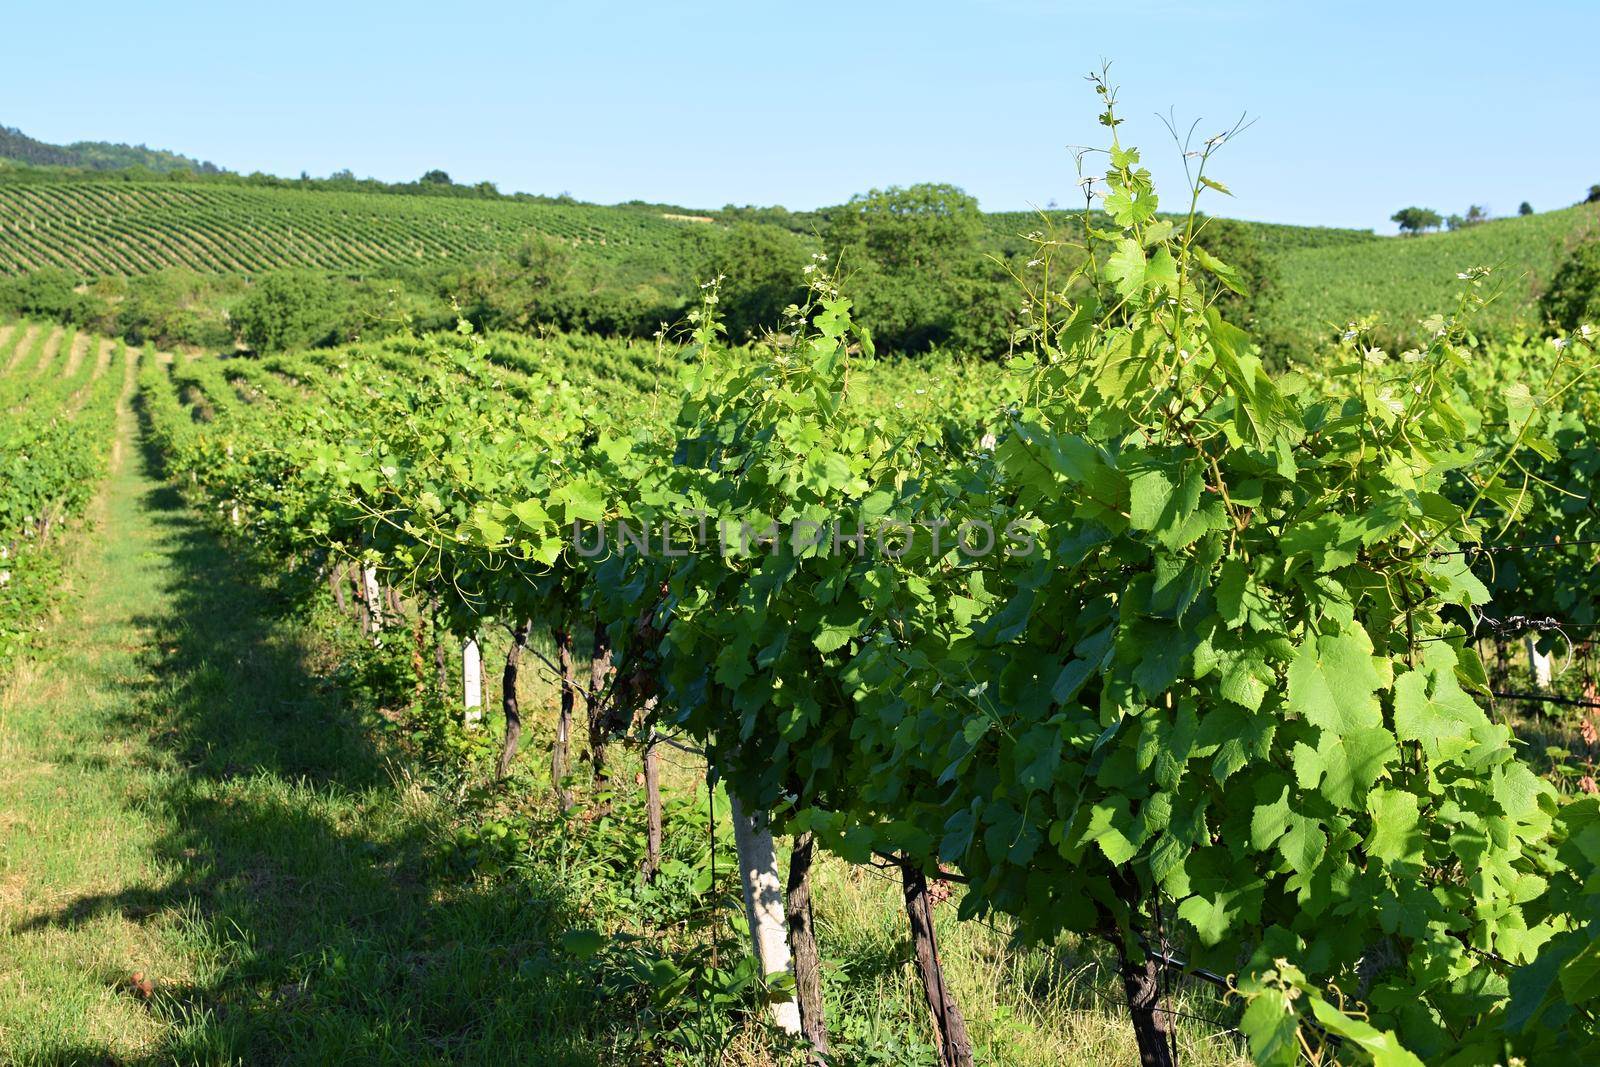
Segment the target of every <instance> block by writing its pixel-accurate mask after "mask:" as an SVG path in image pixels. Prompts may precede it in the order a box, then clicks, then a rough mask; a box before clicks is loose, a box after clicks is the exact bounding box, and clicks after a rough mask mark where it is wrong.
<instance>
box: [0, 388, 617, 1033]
mask: <svg viewBox="0 0 1600 1067" xmlns="http://www.w3.org/2000/svg"><path fill="white" fill-rule="evenodd" d="M93 521H94V526H95V529H94V532H92V533H91V534H90V535H89V536H87V537H84V538H82V539H81V543H80V546H79V548H78V556H77V558H76V559H75V560H73V561H72V563H71V565H70V568H69V570H70V573H72V574H73V576H74V577H73V582H74V584H75V586H76V588H77V594H76V596H75V597H74V598H73V601H72V602H71V603H69V605H68V606H67V608H66V609H65V610H64V612H63V617H62V618H61V620H60V621H58V622H57V623H56V624H55V626H54V629H53V631H52V633H51V634H50V635H49V643H48V649H49V651H48V652H47V653H46V654H45V655H44V656H43V657H40V658H37V659H35V660H33V661H30V662H24V663H22V664H21V665H20V666H18V667H16V668H15V669H13V670H12V671H11V673H10V676H9V677H7V678H5V679H3V680H0V1063H4V1064H35V1063H74V1064H76V1063H93V1064H105V1063H145V1062H149V1063H173V1062H181V1063H208V1064H209V1063H247V1064H258V1063H275V1062H293V1063H335V1062H338V1063H345V1064H348V1063H369V1062H393V1063H417V1062H427V1061H433V1060H438V1061H449V1062H473V1061H476V1062H494V1061H495V1058H496V1057H495V1055H494V1049H495V1048H496V1047H498V1048H500V1049H502V1050H504V1049H506V1048H508V1047H512V1045H515V1044H516V1043H517V1042H519V1041H520V1042H523V1043H524V1044H523V1047H527V1043H528V1042H530V1041H531V1042H532V1043H533V1044H538V1045H541V1046H542V1047H543V1051H544V1052H545V1053H548V1055H549V1057H550V1058H549V1059H548V1062H560V1061H562V1060H570V1061H572V1062H586V1061H587V1060H588V1057H586V1056H583V1055H581V1054H577V1053H574V1052H573V1051H572V1046H571V1045H569V1044H568V1042H570V1041H573V1040H574V1038H575V1036H576V1035H569V1036H568V1037H566V1038H563V1039H560V1040H558V1041H556V1044H555V1046H552V1047H545V1046H543V1042H545V1040H546V1038H545V1037H544V1035H542V1034H531V1033H529V1032H528V1031H527V1030H526V1029H525V1028H526V1027H528V1026H536V1025H537V1023H536V1022H535V1020H534V1019H528V1021H527V1022H526V1023H522V1024H521V1027H522V1028H523V1029H522V1032H520V1033H519V1032H517V1030H518V1029H519V1027H518V1025H516V1024H514V1023H512V1024H505V1025H502V1024H500V1023H499V1022H497V1019H498V1018H499V1017H500V1016H501V1015H502V1014H503V1015H504V1016H505V1017H507V1018H512V1017H513V1012H512V1006H513V1005H512V1004H511V1003H510V997H511V995H512V994H515V997H516V999H517V1000H519V1001H520V1008H521V1011H522V1012H523V1013H525V1012H527V1011H529V1010H530V1009H531V1008H532V1009H534V1010H536V1008H535V1006H536V1005H537V1004H538V1003H539V1001H540V999H542V998H541V996H540V994H541V991H542V990H543V986H544V984H545V983H544V982H543V981H542V980H541V979H538V977H537V976H534V980H533V982H532V986H531V987H530V985H529V983H528V982H520V983H512V984H513V985H520V986H521V988H520V989H511V988H510V987H509V986H507V984H506V982H505V971H506V969H507V959H506V957H507V952H508V948H510V949H518V948H520V949H521V950H524V951H525V950H526V949H527V948H528V947H529V946H530V945H531V944H534V943H541V942H543V941H544V940H545V937H546V934H547V932H548V930H549V929H550V928H549V926H548V922H549V921H551V920H552V918H553V916H552V914H551V911H550V906H549V901H548V900H546V901H544V902H542V903H533V902H528V901H526V900H520V901H519V900H517V899H514V898H512V896H511V895H510V894H504V893H500V894H494V893H490V892H488V891H486V890H477V889H474V888H473V887H471V886H466V887H460V886H455V887H452V886H449V885H446V884H443V883H442V880H441V879H440V878H439V877H438V876H437V875H435V874H433V873H432V872H433V871H434V869H435V868H436V866H437V864H433V863H430V861H429V860H428V858H427V857H428V856H429V855H431V854H432V851H431V850H430V843H431V842H432V834H433V832H434V827H435V826H436V823H435V817H434V809H433V807H432V805H431V804H430V802H429V801H428V799H427V798H426V795H425V794H424V793H423V792H422V791H421V790H420V789H417V788H412V787H408V786H406V785H405V784H404V783H403V782H402V781H398V780H397V777H396V775H395V774H394V773H392V772H391V770H390V765H389V762H388V761H386V760H385V759H384V758H383V756H382V753H381V752H379V751H378V750H376V749H375V748H374V747H373V742H372V738H373V737H374V736H377V734H376V732H375V731H374V730H373V729H372V727H373V725H374V724H373V723H372V722H370V721H369V722H365V723H363V722H358V721H354V719H353V716H352V713H351V712H350V711H348V710H347V709H348V708H349V707H350V706H351V705H352V704H358V703H359V702H358V701H352V700H350V699H347V697H346V696H345V695H344V694H341V693H340V692H339V690H338V689H337V688H336V686H335V685H334V684H333V683H331V682H329V681H326V680H322V679H321V678H319V675H318V672H317V668H318V667H319V666H322V667H326V666H327V663H326V662H325V659H326V656H327V649H325V648H319V647H318V645H317V643H316V642H315V641H314V640H312V639H311V638H310V637H309V636H308V635H311V634H314V633H316V632H318V628H317V627H316V626H313V625H308V623H309V622H310V620H308V619H307V618H305V617H303V616H300V617H297V616H295V615H294V614H293V609H292V608H291V607H290V605H291V604H292V603H293V602H294V601H295V600H296V599H297V598H296V597H294V596H292V595H291V591H290V590H284V589H275V588H274V587H273V585H272V584H271V583H268V582H263V581H260V580H258V579H257V578H256V577H254V576H252V575H251V574H250V573H248V571H247V570H246V569H245V568H244V567H243V566H242V565H241V564H239V563H238V562H236V560H235V558H234V557H233V556H231V555H230V554H229V552H228V551H227V550H226V549H225V547H224V546H223V545H222V544H220V543H219V542H218V541H217V540H216V538H215V537H214V536H213V535H212V534H211V533H210V532H208V531H207V530H205V529H204V528H203V527H201V526H200V525H199V524H197V522H196V521H195V520H194V519H193V517H192V516H191V514H190V512H189V511H188V510H187V509H186V508H185V507H184V506H183V504H182V503H181V501H180V500H179V499H178V497H177V496H176V495H175V494H174V493H172V492H171V491H170V490H168V489H166V488H164V487H163V486H162V485H161V484H160V483H159V482H158V481H157V480H156V479H155V478H154V477H153V476H152V474H151V471H150V469H149V466H148V463H147V460H146V458H145V457H144V456H143V455H142V454H141V453H140V451H139V449H138V447H137V427H136V423H135V419H134V416H133V415H132V413H131V412H128V411H126V410H125V411H124V412H123V413H122V417H121V422H120V430H119V447H118V457H117V460H116V462H115V465H114V470H113V473H112V475H111V477H110V479H109V482H108V484H107V487H106V490H105V492H104V494H103V495H102V498H101V499H100V500H99V501H98V502H97V504H96V505H95V509H94V515H93ZM433 851H436V850H433ZM491 932H492V936H490V934H491ZM512 966H513V967H514V966H515V964H514V963H513V964H512ZM135 974H142V975H143V976H144V979H143V981H144V983H148V984H141V983H140V982H136V981H135V980H134V975H135ZM545 992H546V993H548V992H549V991H545ZM556 1014H558V1015H559V1012H557V1013H556ZM542 1021H544V1022H548V1021H550V1017H549V1016H547V1017H546V1018H545V1019H544V1020H542ZM508 1027H509V1029H508Z"/></svg>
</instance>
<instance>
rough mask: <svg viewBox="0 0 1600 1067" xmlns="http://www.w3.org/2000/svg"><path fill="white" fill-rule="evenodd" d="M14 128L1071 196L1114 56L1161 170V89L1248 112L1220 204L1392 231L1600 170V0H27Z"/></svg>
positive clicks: (8, 57) (217, 156)
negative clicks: (1404, 217) (1427, 210)
mask: <svg viewBox="0 0 1600 1067" xmlns="http://www.w3.org/2000/svg"><path fill="white" fill-rule="evenodd" d="M3 24H4V26H5V30H6V32H5V34H4V35H3V39H0V46H3V47H0V54H3V60H0V123H3V124H5V125H10V126H16V127H20V128H21V129H22V130H23V131H24V132H26V133H29V134H31V135H33V136H35V137H39V138H42V139H44V140H48V141H57V142H60V141H71V140H110V141H128V142H134V143H137V142H141V141H142V142H145V143H147V144H149V145H151V146H152V147H158V148H171V149H174V150H176V151H181V152H185V153H187V154H190V155H194V156H198V157H200V158H204V159H210V160H212V161H214V162H216V163H219V164H221V165H223V166H226V167H229V168H231V169H235V170H243V171H250V170H263V171H268V172H273V173H279V174H288V175H295V174H298V173H300V172H301V171H302V170H305V171H309V172H310V173H312V174H314V175H325V174H328V173H329V172H331V171H334V170H337V169H340V168H345V167H348V168H350V169H351V170H353V171H355V172H356V173H357V174H358V175H361V176H368V175H370V176H373V177H378V178H384V179H389V180H400V179H411V178H415V177H416V176H418V175H420V174H421V173H422V172H423V171H424V170H427V169H429V168H432V167H442V168H444V169H445V170H447V171H449V172H450V174H451V175H452V176H453V177H454V178H455V179H456V180H458V181H479V180H483V179H488V180H491V181H494V182H496V183H498V184H499V186H500V188H501V189H503V190H508V191H510V190H525V191H529V192H540V193H559V192H570V193H571V194H572V195H574V196H576V197H579V198H580V199H584V200H593V201H599V202H606V203H609V202H614V201H619V200H628V199H634V198H638V199H644V200H653V201H666V202H674V203H681V204H685V205H689V206H695V207H719V206H721V205H722V204H725V203H739V204H746V203H756V204H772V203H781V204H785V205H787V206H789V207H794V208H809V207H815V206H818V205H821V204H829V203H837V202H839V201H841V200H844V199H845V198H847V197H849V196H850V194H852V193H855V192H860V191H864V190H866V189H869V188H871V187H874V186H883V185H889V184H896V183H898V184H906V183H910V182H916V181H949V182H954V183H956V184H958V185H960V186H962V187H963V188H965V189H966V190H967V191H968V192H971V193H973V194H974V195H976V196H977V197H978V198H979V199H980V200H981V202H982V203H983V206H984V207H985V208H988V209H992V210H1000V209H1012V208H1025V207H1029V206H1042V205H1044V204H1045V203H1046V202H1048V201H1049V200H1051V199H1052V198H1054V199H1058V200H1060V201H1061V203H1062V204H1063V206H1066V205H1068V204H1069V203H1071V202H1072V200H1073V197H1074V195H1075V192H1074V172H1073V164H1072V158H1071V156H1070V154H1069V153H1068V151H1067V150H1066V147H1065V146H1067V145H1069V144H1080V143H1089V144H1099V143H1102V141H1103V136H1102V131H1101V130H1100V129H1099V128H1098V127H1097V126H1096V125H1095V122H1094V117H1095V104H1094V99H1093V97H1092V94H1091V93H1090V92H1089V90H1088V86H1087V85H1086V83H1085V82H1084V81H1083V77H1082V76H1083V74H1084V73H1085V72H1087V71H1088V70H1090V69H1091V68H1094V67H1097V66H1098V65H1099V63H1100V60H1101V59H1102V58H1105V59H1109V60H1111V61H1112V62H1113V76H1114V78H1115V80H1116V81H1118V82H1119V83H1120V84H1121V86H1122V101H1123V105H1124V106H1123V111H1124V114H1125V115H1126V117H1127V118H1128V120H1129V122H1128V124H1127V125H1126V126H1124V127H1123V129H1124V131H1125V137H1124V139H1125V141H1127V142H1131V143H1136V144H1139V145H1140V146H1142V147H1143V148H1144V150H1145V152H1144V154H1145V158H1146V160H1147V161H1149V162H1151V163H1152V164H1153V167H1152V169H1154V170H1155V171H1156V174H1157V177H1158V179H1160V178H1162V177H1163V176H1164V175H1166V174H1169V173H1171V172H1172V171H1173V169H1174V163H1175V160H1176V155H1177V153H1176V151H1175V150H1174V149H1173V147H1172V144H1171V141H1170V140H1169V139H1168V137H1167V134H1166V132H1165V130H1164V128H1163V127H1162V126H1161V124H1160V123H1159V122H1157V121H1156V119H1155V117H1154V116H1155V113H1156V112H1163V113H1164V112H1166V111H1167V110H1168V108H1174V109H1175V111H1176V114H1177V116H1178V117H1179V118H1180V119H1182V120H1184V124H1185V125H1187V122H1188V121H1189V120H1192V119H1194V118H1200V119H1202V120H1203V121H1202V124H1201V130H1202V131H1205V132H1215V131H1216V130H1218V129H1221V128H1223V127H1225V126H1227V125H1229V124H1231V122H1232V121H1233V120H1234V119H1235V118H1236V117H1237V116H1238V115H1239V113H1240V112H1249V113H1250V114H1251V115H1252V116H1255V117H1256V118H1257V120H1258V121H1257V122H1256V125H1255V126H1254V127H1253V128H1252V129H1251V130H1250V131H1249V132H1248V134H1246V135H1245V136H1244V137H1243V138H1241V139H1239V140H1238V141H1236V142H1235V143H1234V144H1232V145H1231V146H1230V147H1229V148H1228V150H1227V152H1226V153H1225V154H1224V155H1223V156H1222V157H1221V158H1220V159H1219V160H1218V162H1217V164H1216V169H1215V173H1216V175H1217V176H1218V177H1219V178H1221V179H1222V180H1223V181H1225V182H1226V183H1227V184H1228V185H1229V186H1231V187H1232V189H1233V190H1234V192H1235V194H1236V195H1237V200H1236V202H1234V203H1232V204H1225V205H1224V204H1217V205H1214V206H1213V210H1216V211H1217V212H1218V213H1219V214H1232V215H1236V216H1239V217H1244V218H1256V219H1267V220H1273V221H1281V222H1296V223H1319V224H1326V225H1342V226H1361V227H1376V228H1378V229H1379V230H1380V231H1381V232H1389V231H1391V230H1392V229H1393V226H1392V225H1391V224H1390V223H1389V222H1388V221H1387V220H1388V216H1389V215H1390V214H1391V213H1393V212H1394V210H1395V209H1397V208H1399V207H1403V206H1405V205H1407V204H1412V203H1416V204H1419V205H1422V206H1425V207H1433V208H1435V209H1437V210H1439V211H1441V212H1443V213H1446V214H1448V213H1450V212H1453V211H1465V209H1466V208H1467V206H1468V205H1469V204H1471V203H1479V204H1484V205H1487V206H1488V207H1489V208H1490V209H1491V210H1492V211H1493V212H1494V213H1495V214H1509V213H1511V212H1514V211H1515V210H1516V208H1517V205H1518V204H1519V203H1520V202H1521V201H1523V200H1528V201H1530V202H1532V203H1533V205H1534V206H1535V207H1536V208H1538V209H1540V210H1544V209H1547V208H1553V207H1559V206H1564V205H1566V204H1570V203H1573V202H1575V201H1576V200H1578V199H1581V197H1582V194H1583V192H1584V191H1585V190H1586V189H1587V188H1588V187H1589V186H1590V185H1591V184H1593V183H1596V182H1600V136H1597V132H1600V62H1596V60H1595V58H1594V49H1595V45H1596V42H1597V41H1600V2H1596V0H1570V2H1554V0H1529V2H1525V3H1518V4H1499V3H1494V4H1491V3H1479V2H1475V0H1463V2H1454V3H1433V2H1411V0H1388V2H1384V3H1376V2H1368V0H1344V2H1339V0H1318V2H1315V3H1298V2H1290V0H1280V2H1269V0H1219V2H1215V3H1206V2H1204V0H1194V2H1187V3H1186V2H1179V0H1099V2H1096V3H1083V2H1078V0H1072V2H1057V3H1049V2H1045V0H969V2H965V3H943V2H938V0H921V2H913V3H902V2H898V0H893V2H881V0H854V2H851V3H836V2H833V0H816V2H811V3H776V2H771V0H744V2H742V3H734V2H718V3H712V2H684V3H672V2H657V3H620V2H616V3H608V2H603V0H591V2H588V3H559V4H557V3H541V2H527V3H521V4H512V3H501V2H498V0H480V2H478V3H471V4H448V3H437V2H435V3H429V4H417V3H411V2H408V0H392V2H389V3H383V4H377V3H368V2H339V0H320V2H318V3H304V2H301V0H280V2H270V3H260V4H233V3H218V2H216V0H208V2H206V3H195V2H186V0H180V2H165V3H159V4H151V5H146V4H133V3H127V2H126V0H121V2H118V3H102V2H99V0H74V2H72V3H43V4H35V3H20V2H14V3H11V4H7V5H6V10H5V11H4V20H3Z"/></svg>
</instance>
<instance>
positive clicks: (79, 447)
mask: <svg viewBox="0 0 1600 1067" xmlns="http://www.w3.org/2000/svg"><path fill="white" fill-rule="evenodd" d="M122 365H123V349H122V348H121V346H120V345H117V346H115V347H114V346H113V344H112V343H111V342H109V341H105V340H102V339H99V338H91V337H89V336H87V335H78V334H76V333H74V332H73V331H71V330H62V329H61V328H59V327H56V328H52V327H48V326H40V325H37V324H27V323H10V324H6V325H4V326H0V368H3V369H4V372H3V373H0V660H4V659H6V658H8V657H9V656H10V655H11V654H13V653H14V652H15V651H16V650H17V649H18V648H19V647H20V646H21V644H22V643H23V642H25V641H26V640H27V637H28V634H29V633H30V632H31V628H32V627H33V626H34V625H36V624H37V623H38V621H39V620H40V619H41V618H43V617H44V616H45V614H46V613H47V612H48V611H49V609H50V608H51V607H52V606H53V605H54V603H55V600H56V597H57V593H58V589H59V578H60V574H59V562H60V559H59V556H58V554H57V553H56V552H54V551H53V549H54V547H55V545H56V543H57V541H58V540H59V538H58V536H57V535H58V534H59V532H60V530H61V529H62V528H63V526H64V525H65V524H66V523H67V522H69V521H70V520H72V519H74V518H76V517H78V516H79V515H81V514H82V512H83V510H84V508H85V507H86V506H87V504H88V502H89V499H90V497H91V496H92V494H93V492H94V489H95V487H96V486H97V485H98V484H99V481H100V478H101V475H102V474H103V473H104V471H105V466H106V460H107V457H108V456H109V454H110V450H111V442H112V437H113V423H114V420H115V412H116V400H117V397H118V396H119V395H120V394H121V391H122V387H123V374H122V371H121V367H122Z"/></svg>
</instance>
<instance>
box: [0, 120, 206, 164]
mask: <svg viewBox="0 0 1600 1067" xmlns="http://www.w3.org/2000/svg"><path fill="white" fill-rule="evenodd" d="M0 159H11V160H15V161H16V162H18V163H27V164H30V165H32V166H36V167H82V168H84V169H85V170H123V169H126V168H128V167H143V168H145V169H146V170H152V171H155V172H156V173H158V174H166V173H168V172H170V171H175V170H185V169H187V170H192V171H194V172H195V173H196V174H221V173H223V169H222V168H221V167H219V166H217V165H216V164H215V163H207V162H205V161H204V160H199V159H191V158H190V157H189V156H185V155H181V154H179V153H177V152H167V151H164V150H162V149H159V148H146V147H145V146H144V145H142V144H141V145H126V144H111V143H109V142H106V141H75V142H73V143H72V144H69V145H56V144H49V143H47V142H45V141H40V140H37V139H35V138H33V137H29V136H28V135H27V134H25V133H23V132H22V131H21V130H18V129H14V128H12V127H10V126H0Z"/></svg>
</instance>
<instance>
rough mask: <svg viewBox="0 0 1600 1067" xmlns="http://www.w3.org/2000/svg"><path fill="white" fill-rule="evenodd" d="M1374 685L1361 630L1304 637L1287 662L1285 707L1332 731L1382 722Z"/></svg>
mask: <svg viewBox="0 0 1600 1067" xmlns="http://www.w3.org/2000/svg"><path fill="white" fill-rule="evenodd" d="M1378 685H1379V678H1378V669H1377V667H1376V666H1374V665H1373V662H1372V641H1371V639H1369V638H1368V637H1367V635H1366V632H1365V631H1363V630H1360V629H1357V630H1355V631H1353V632H1351V633H1347V634H1338V635H1335V636H1331V637H1330V636H1319V637H1316V638H1314V639H1308V640H1306V641H1305V642H1303V643H1302V644H1301V645H1300V648H1299V650H1298V651H1297V652H1296V653H1295V658H1294V662H1293V663H1291V664H1290V665H1289V705H1288V707H1289V711H1291V712H1295V713H1298V714H1300V715H1301V716H1302V717H1304V718H1305V720H1306V721H1307V722H1309V723H1311V724H1312V725H1313V726H1318V727H1321V728H1322V729H1323V730H1327V731H1331V732H1333V733H1336V734H1342V733H1347V732H1350V731H1354V730H1360V729H1366V728H1370V727H1374V726H1382V725H1383V710H1382V708H1381V707H1380V706H1379V704H1378V699H1377V696H1376V695H1375V694H1376V693H1377V690H1378Z"/></svg>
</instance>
